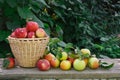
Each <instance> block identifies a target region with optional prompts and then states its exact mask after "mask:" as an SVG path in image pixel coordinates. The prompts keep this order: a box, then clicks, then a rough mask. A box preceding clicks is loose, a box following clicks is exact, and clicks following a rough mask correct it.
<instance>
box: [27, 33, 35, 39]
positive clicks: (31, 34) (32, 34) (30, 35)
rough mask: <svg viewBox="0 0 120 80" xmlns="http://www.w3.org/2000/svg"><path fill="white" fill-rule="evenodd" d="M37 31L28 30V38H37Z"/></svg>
mask: <svg viewBox="0 0 120 80" xmlns="http://www.w3.org/2000/svg"><path fill="white" fill-rule="evenodd" d="M35 37H36V36H35V32H28V35H27V38H35Z"/></svg>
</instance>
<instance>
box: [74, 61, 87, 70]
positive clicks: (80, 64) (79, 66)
mask: <svg viewBox="0 0 120 80" xmlns="http://www.w3.org/2000/svg"><path fill="white" fill-rule="evenodd" d="M73 68H74V69H75V70H77V71H82V70H84V69H85V68H86V64H85V62H84V60H80V59H75V61H74V62H73Z"/></svg>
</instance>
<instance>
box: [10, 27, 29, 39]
mask: <svg viewBox="0 0 120 80" xmlns="http://www.w3.org/2000/svg"><path fill="white" fill-rule="evenodd" d="M12 34H13V36H14V37H16V38H25V37H26V36H27V30H26V28H17V29H15V31H14V32H13V33H12ZM12 34H11V35H12Z"/></svg>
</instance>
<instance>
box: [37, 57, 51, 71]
mask: <svg viewBox="0 0 120 80" xmlns="http://www.w3.org/2000/svg"><path fill="white" fill-rule="evenodd" d="M37 68H38V69H39V70H41V71H47V70H49V69H50V62H49V61H48V60H46V59H40V60H39V61H38V62H37Z"/></svg>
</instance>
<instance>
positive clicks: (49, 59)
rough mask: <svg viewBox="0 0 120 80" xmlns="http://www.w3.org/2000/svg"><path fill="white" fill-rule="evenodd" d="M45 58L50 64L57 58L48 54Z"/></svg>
mask: <svg viewBox="0 0 120 80" xmlns="http://www.w3.org/2000/svg"><path fill="white" fill-rule="evenodd" d="M44 58H45V59H47V60H48V61H49V62H50V61H51V60H52V59H53V58H55V56H54V55H53V54H52V53H48V54H47V55H45V56H44Z"/></svg>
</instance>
